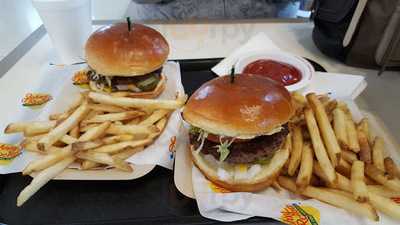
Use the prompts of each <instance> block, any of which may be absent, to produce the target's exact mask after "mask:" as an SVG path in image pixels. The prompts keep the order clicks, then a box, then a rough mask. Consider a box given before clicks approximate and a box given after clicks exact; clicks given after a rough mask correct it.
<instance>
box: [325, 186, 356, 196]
mask: <svg viewBox="0 0 400 225" xmlns="http://www.w3.org/2000/svg"><path fill="white" fill-rule="evenodd" d="M329 192H333V193H337V194H340V195H344V196H346V197H348V198H353V195H352V194H351V192H348V191H343V190H340V189H334V188H330V189H329Z"/></svg>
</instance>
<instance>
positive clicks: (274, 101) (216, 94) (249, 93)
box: [183, 74, 294, 138]
mask: <svg viewBox="0 0 400 225" xmlns="http://www.w3.org/2000/svg"><path fill="white" fill-rule="evenodd" d="M293 114H294V108H293V107H292V101H291V96H290V93H289V92H288V91H287V90H286V88H285V87H284V86H282V85H280V84H278V83H277V82H275V81H273V80H271V79H269V78H265V77H262V76H259V75H251V74H240V75H235V80H234V82H233V83H231V82H230V77H229V76H223V77H218V78H215V79H213V80H210V81H208V82H206V83H204V84H203V85H202V86H201V87H200V88H199V89H197V91H196V92H195V93H194V94H193V95H192V96H191V97H190V98H189V100H188V102H187V103H186V106H185V108H184V110H183V118H184V120H185V121H186V122H188V123H190V124H191V125H193V126H196V127H199V128H202V129H204V130H205V131H207V132H210V133H213V134H217V135H223V136H229V137H238V138H254V137H255V136H260V135H266V134H268V133H270V132H272V131H274V129H275V128H278V127H280V126H281V125H283V124H285V123H287V122H288V121H289V119H290V118H291V117H292V116H293Z"/></svg>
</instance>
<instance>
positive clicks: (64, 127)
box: [38, 102, 89, 150]
mask: <svg viewBox="0 0 400 225" xmlns="http://www.w3.org/2000/svg"><path fill="white" fill-rule="evenodd" d="M88 111H89V108H88V104H87V102H84V103H83V104H82V105H81V106H79V107H78V108H77V109H76V110H75V111H74V112H73V113H72V114H71V116H70V117H68V118H67V119H66V120H64V121H63V122H62V123H61V124H59V125H58V126H56V127H55V128H54V129H53V130H51V131H50V132H49V133H48V134H47V135H46V136H44V137H43V138H41V139H40V140H39V142H38V148H39V149H41V150H45V149H48V148H49V147H50V146H51V145H52V144H54V143H55V142H56V141H58V140H59V139H60V138H61V137H62V136H64V135H65V134H67V133H68V131H70V130H71V129H72V128H73V127H75V126H77V125H78V123H79V122H80V121H81V120H82V119H83V118H84V117H85V115H86V113H87V112H88Z"/></svg>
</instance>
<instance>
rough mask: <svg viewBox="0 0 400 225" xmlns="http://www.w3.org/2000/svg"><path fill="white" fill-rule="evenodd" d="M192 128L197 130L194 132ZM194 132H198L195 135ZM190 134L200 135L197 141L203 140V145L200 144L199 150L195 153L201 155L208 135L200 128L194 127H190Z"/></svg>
mask: <svg viewBox="0 0 400 225" xmlns="http://www.w3.org/2000/svg"><path fill="white" fill-rule="evenodd" d="M192 128H195V129H196V130H194V129H193V130H192ZM194 131H196V132H195V133H193V132H194ZM189 132H190V133H192V134H199V136H198V137H197V141H200V140H201V143H200V145H199V147H197V149H196V150H195V152H196V153H197V154H198V153H200V151H201V149H202V148H203V146H204V141H205V140H206V138H207V136H208V133H207V132H206V131H204V130H202V129H200V128H197V127H193V126H191V127H190V131H189Z"/></svg>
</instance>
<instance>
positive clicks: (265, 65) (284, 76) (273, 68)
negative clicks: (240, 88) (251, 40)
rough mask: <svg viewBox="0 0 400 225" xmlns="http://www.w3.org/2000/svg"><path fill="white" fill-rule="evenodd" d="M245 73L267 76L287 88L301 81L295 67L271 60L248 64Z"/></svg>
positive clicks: (260, 60)
mask: <svg viewBox="0 0 400 225" xmlns="http://www.w3.org/2000/svg"><path fill="white" fill-rule="evenodd" d="M243 73H249V74H257V75H262V76H266V77H269V78H271V79H273V80H275V81H277V82H279V83H280V84H282V85H285V86H288V85H292V84H295V83H297V82H299V81H300V80H301V74H300V71H299V70H298V69H297V68H295V67H294V66H292V65H289V64H287V63H282V62H277V61H274V60H269V59H259V60H256V61H254V62H252V63H250V64H248V65H247V66H246V67H245V68H244V70H243Z"/></svg>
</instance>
